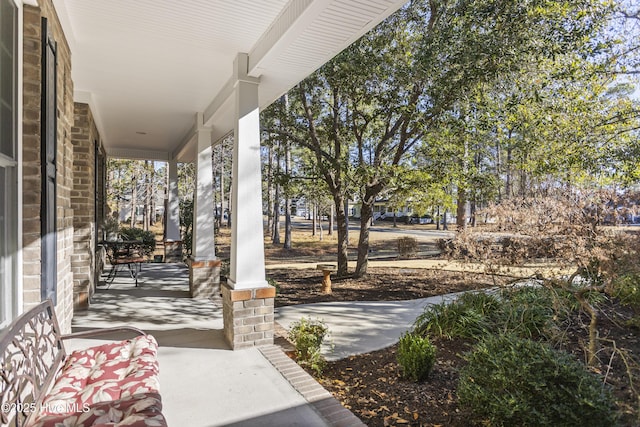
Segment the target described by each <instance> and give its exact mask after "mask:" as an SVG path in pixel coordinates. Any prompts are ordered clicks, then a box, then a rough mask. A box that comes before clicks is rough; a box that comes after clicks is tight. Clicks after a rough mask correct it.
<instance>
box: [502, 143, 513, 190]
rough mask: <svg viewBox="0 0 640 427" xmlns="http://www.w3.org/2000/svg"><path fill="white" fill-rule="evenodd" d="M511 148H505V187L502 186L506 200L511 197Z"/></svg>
mask: <svg viewBox="0 0 640 427" xmlns="http://www.w3.org/2000/svg"><path fill="white" fill-rule="evenodd" d="M512 151H513V150H512V148H511V146H509V147H508V148H507V178H506V180H505V186H504V196H505V197H506V198H507V199H510V198H511V196H512V192H513V190H512V186H513V184H512V182H511V181H512V177H511V160H512V156H513V152H512Z"/></svg>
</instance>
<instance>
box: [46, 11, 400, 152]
mask: <svg viewBox="0 0 640 427" xmlns="http://www.w3.org/2000/svg"><path fill="white" fill-rule="evenodd" d="M53 2H54V5H55V8H56V10H57V12H58V15H59V17H60V20H61V22H62V25H63V28H64V30H65V34H66V36H67V39H68V42H69V45H70V48H71V52H72V76H73V81H74V90H75V100H76V101H79V102H86V103H89V104H90V106H91V109H92V112H93V114H94V116H95V119H96V122H97V124H98V128H99V130H100V134H101V136H102V138H103V142H104V144H105V148H106V149H107V153H108V154H109V155H112V156H118V157H130V158H147V159H156V160H167V159H170V158H173V157H175V158H178V159H179V160H191V157H192V156H193V154H194V149H193V147H192V146H193V141H192V138H191V137H190V134H191V131H192V129H193V128H194V126H195V116H196V113H198V112H200V113H203V114H204V119H205V122H206V124H207V125H209V126H213V127H214V129H215V134H217V135H223V134H226V133H227V132H228V131H229V130H231V121H230V111H231V110H232V109H231V108H229V105H228V104H229V102H230V101H229V95H230V93H229V89H230V88H229V82H230V81H231V78H232V71H233V69H232V68H233V61H234V59H235V58H236V56H237V54H238V53H248V54H249V75H251V76H253V77H259V78H260V90H259V98H260V106H261V108H264V107H266V106H268V105H269V104H270V103H272V102H273V101H274V100H275V99H277V98H278V97H279V96H280V95H282V94H283V93H285V92H286V91H287V90H289V89H290V88H291V87H293V86H294V85H295V84H296V83H298V82H299V81H300V80H302V79H304V78H305V77H306V76H308V75H309V74H310V73H312V72H313V71H314V70H315V69H317V68H318V67H320V66H321V65H322V64H324V63H325V62H326V61H328V60H329V59H331V58H332V57H333V56H335V55H336V54H337V53H338V52H340V51H341V50H343V49H344V48H345V47H347V46H348V45H349V44H350V43H352V42H353V41H355V40H356V39H357V38H358V37H360V36H361V35H362V34H364V33H365V32H366V31H368V30H369V29H371V28H373V27H374V26H375V25H376V24H378V23H379V22H380V21H382V20H383V19H384V18H385V17H387V16H388V15H389V14H391V13H392V12H394V11H395V10H397V9H398V8H399V7H401V6H402V5H403V4H404V3H405V2H406V0H180V1H177V0H136V1H131V0H108V1H105V0H53Z"/></svg>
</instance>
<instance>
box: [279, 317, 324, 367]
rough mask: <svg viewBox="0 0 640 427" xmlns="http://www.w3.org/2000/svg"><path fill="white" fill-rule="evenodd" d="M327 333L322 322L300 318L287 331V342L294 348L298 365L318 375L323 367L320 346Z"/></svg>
mask: <svg viewBox="0 0 640 427" xmlns="http://www.w3.org/2000/svg"><path fill="white" fill-rule="evenodd" d="M328 333H329V328H328V327H327V325H326V324H325V323H324V322H322V321H320V320H313V319H311V318H309V319H305V318H302V319H300V320H299V321H297V322H294V323H293V324H292V325H291V328H290V329H289V340H290V341H291V342H292V343H293V345H294V346H295V349H296V359H297V361H298V363H299V364H300V365H302V366H308V367H310V368H311V369H313V370H314V371H316V373H317V374H318V375H320V374H321V373H322V369H323V368H324V366H325V360H324V357H323V356H322V354H321V353H320V346H321V345H322V342H323V341H324V339H325V337H326V336H327V335H328Z"/></svg>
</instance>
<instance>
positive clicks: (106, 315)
mask: <svg viewBox="0 0 640 427" xmlns="http://www.w3.org/2000/svg"><path fill="white" fill-rule="evenodd" d="M108 268H109V267H107V269H108ZM188 276H189V274H188V270H187V268H186V267H185V266H184V265H179V264H160V263H159V264H144V265H143V267H142V272H141V273H140V275H139V287H137V288H136V287H135V283H134V281H133V279H131V278H130V277H129V276H128V275H127V274H126V272H120V273H119V274H118V276H117V277H116V278H115V280H114V282H113V283H112V284H111V286H110V287H109V288H108V289H107V288H106V287H99V288H98V291H97V293H96V294H95V295H94V296H93V298H92V300H91V308H90V310H89V311H85V312H77V313H76V315H75V316H74V319H73V331H74V332H76V331H82V330H87V329H93V328H108V327H115V326H124V325H129V326H135V327H138V328H140V329H143V330H144V331H146V332H147V333H150V334H152V335H153V336H155V337H156V339H157V340H158V343H159V351H158V359H159V363H160V385H161V394H162V403H163V413H164V415H165V417H166V418H167V421H168V423H169V425H170V426H189V427H205V426H206V427H208V426H228V425H233V426H305V427H307V426H308V427H314V426H332V425H340V426H342V425H345V426H352V425H353V426H356V425H359V426H362V425H363V424H362V423H361V422H360V420H359V419H358V418H356V417H355V416H354V415H353V414H351V412H349V411H348V410H346V409H344V408H343V407H342V406H340V404H339V403H338V402H337V401H336V400H335V399H334V398H333V397H332V396H331V395H330V394H329V393H328V392H327V391H326V390H324V389H323V388H322V387H321V386H320V385H319V384H318V383H317V382H316V381H315V380H313V378H311V377H310V376H309V375H308V374H306V372H304V371H303V370H302V369H301V368H300V367H299V366H298V365H297V364H295V363H294V362H293V361H291V359H289V358H288V357H286V355H284V353H283V352H282V351H281V349H280V348H279V347H277V346H267V347H263V348H252V349H247V350H240V351H232V350H230V349H229V346H228V345H227V344H226V343H225V341H224V339H223V334H222V328H223V322H222V306H221V303H220V302H219V301H215V300H208V299H205V300H195V299H191V298H190V297H189V279H188ZM123 338H128V337H127V336H126V335H123V334H114V335H110V336H106V337H105V336H103V337H101V339H100V340H89V339H76V340H71V341H69V343H68V344H69V345H68V348H70V349H75V348H86V347H87V346H90V345H98V344H101V343H102V342H104V340H107V339H108V340H114V339H123Z"/></svg>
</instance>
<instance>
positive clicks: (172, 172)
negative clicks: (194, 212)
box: [166, 160, 182, 241]
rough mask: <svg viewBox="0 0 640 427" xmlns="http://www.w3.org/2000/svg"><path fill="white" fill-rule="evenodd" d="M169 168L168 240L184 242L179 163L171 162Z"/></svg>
mask: <svg viewBox="0 0 640 427" xmlns="http://www.w3.org/2000/svg"><path fill="white" fill-rule="evenodd" d="M168 166H169V183H168V192H167V193H168V194H167V197H168V203H167V233H166V236H167V240H170V241H176V240H182V237H181V236H180V199H179V198H178V162H176V161H175V160H171V161H170V162H169V164H168Z"/></svg>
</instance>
